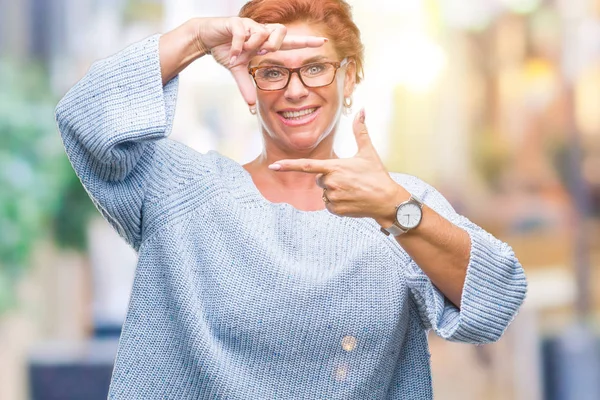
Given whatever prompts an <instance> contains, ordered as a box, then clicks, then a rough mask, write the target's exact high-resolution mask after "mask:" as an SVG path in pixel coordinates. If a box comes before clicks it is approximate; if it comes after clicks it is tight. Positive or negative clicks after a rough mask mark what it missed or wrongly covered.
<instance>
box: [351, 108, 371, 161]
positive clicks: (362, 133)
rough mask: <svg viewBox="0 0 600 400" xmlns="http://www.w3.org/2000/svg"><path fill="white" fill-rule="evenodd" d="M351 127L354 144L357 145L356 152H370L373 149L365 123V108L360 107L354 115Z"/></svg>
mask: <svg viewBox="0 0 600 400" xmlns="http://www.w3.org/2000/svg"><path fill="white" fill-rule="evenodd" d="M352 129H353V131H354V137H355V138H356V144H357V146H358V153H363V154H364V153H365V152H371V151H372V150H373V143H372V142H371V137H370V136H369V131H368V130H367V126H366V125H365V109H364V108H363V109H361V110H360V111H359V112H358V113H357V114H356V116H355V117H354V122H353V123H352Z"/></svg>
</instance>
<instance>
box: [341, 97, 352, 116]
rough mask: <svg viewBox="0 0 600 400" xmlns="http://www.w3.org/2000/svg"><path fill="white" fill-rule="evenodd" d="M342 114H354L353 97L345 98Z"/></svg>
mask: <svg viewBox="0 0 600 400" xmlns="http://www.w3.org/2000/svg"><path fill="white" fill-rule="evenodd" d="M342 113H343V114H344V115H350V114H352V97H344V109H343V110H342Z"/></svg>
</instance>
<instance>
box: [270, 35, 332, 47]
mask: <svg viewBox="0 0 600 400" xmlns="http://www.w3.org/2000/svg"><path fill="white" fill-rule="evenodd" d="M328 41H329V39H327V38H324V37H318V36H296V35H287V36H286V37H285V39H283V42H282V43H281V48H280V49H281V50H294V49H303V48H305V47H321V46H323V45H324V44H325V43H327V42H328Z"/></svg>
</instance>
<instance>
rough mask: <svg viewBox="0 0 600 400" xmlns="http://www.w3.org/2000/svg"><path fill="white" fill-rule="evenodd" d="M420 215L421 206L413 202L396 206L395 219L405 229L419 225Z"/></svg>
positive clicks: (421, 214)
mask: <svg viewBox="0 0 600 400" xmlns="http://www.w3.org/2000/svg"><path fill="white" fill-rule="evenodd" d="M422 216H423V213H422V211H421V207H419V206H418V205H417V204H415V203H407V204H404V205H402V206H400V207H398V212H397V214H396V219H398V223H400V225H402V226H403V227H405V228H406V229H412V228H414V227H416V226H417V225H419V222H421V217H422Z"/></svg>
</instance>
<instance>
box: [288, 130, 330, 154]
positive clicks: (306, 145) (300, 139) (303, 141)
mask: <svg viewBox="0 0 600 400" xmlns="http://www.w3.org/2000/svg"><path fill="white" fill-rule="evenodd" d="M322 140H323V137H321V136H320V135H317V134H315V133H312V132H311V133H309V132H306V133H295V134H291V135H286V137H285V139H284V142H285V144H286V145H287V146H288V147H289V148H290V149H293V150H313V149H314V148H316V147H317V146H318V145H319V143H321V141H322Z"/></svg>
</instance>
